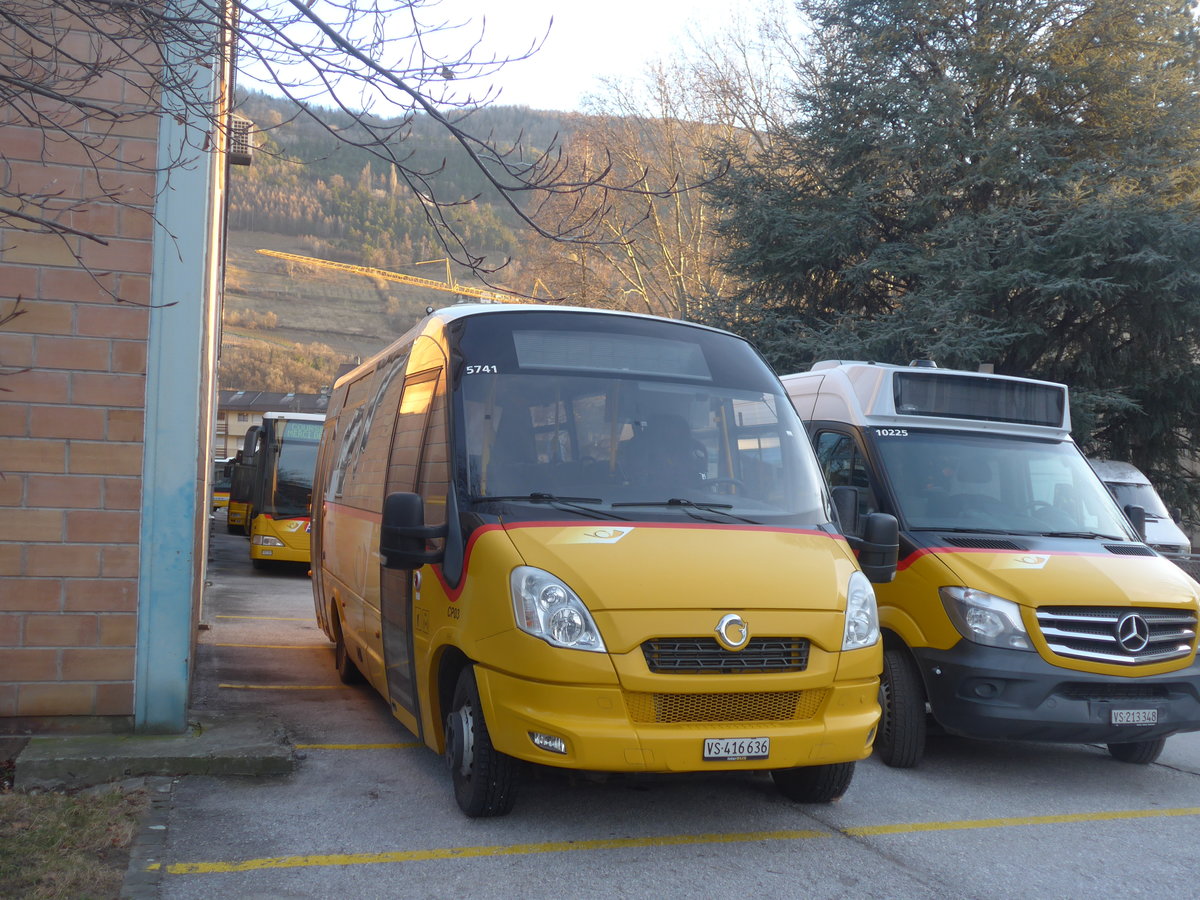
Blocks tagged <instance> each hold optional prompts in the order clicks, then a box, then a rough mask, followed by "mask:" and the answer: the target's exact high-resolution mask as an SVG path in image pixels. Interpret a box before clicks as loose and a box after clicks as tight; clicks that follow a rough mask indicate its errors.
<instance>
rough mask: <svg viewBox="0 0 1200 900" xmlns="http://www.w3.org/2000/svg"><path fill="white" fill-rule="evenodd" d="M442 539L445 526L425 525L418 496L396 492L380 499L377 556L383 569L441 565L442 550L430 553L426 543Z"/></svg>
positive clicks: (444, 534)
mask: <svg viewBox="0 0 1200 900" xmlns="http://www.w3.org/2000/svg"><path fill="white" fill-rule="evenodd" d="M445 536H446V526H445V525H426V524H425V504H424V503H423V502H422V500H421V495H420V494H410V493H406V492H403V491H397V492H396V493H394V494H388V495H387V497H386V498H385V499H384V501H383V523H382V525H381V527H380V529H379V554H380V555H381V556H382V557H383V565H384V567H385V568H388V569H419V568H420V567H421V566H423V565H425V564H426V563H436V562H441V560H442V555H443V552H444V551H442V550H430V549H428V547H427V546H426V542H427V541H430V540H434V539H436V538H444V537H445Z"/></svg>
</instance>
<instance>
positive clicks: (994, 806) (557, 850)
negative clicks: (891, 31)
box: [128, 519, 1200, 900]
mask: <svg viewBox="0 0 1200 900" xmlns="http://www.w3.org/2000/svg"><path fill="white" fill-rule="evenodd" d="M211 555H212V561H211V562H210V570H209V580H210V582H211V584H210V585H209V586H208V589H207V592H206V597H205V608H204V610H203V614H202V622H203V626H204V629H205V630H203V631H202V633H201V646H200V652H199V656H198V660H197V673H196V681H195V685H194V690H193V707H194V708H195V710H196V711H197V712H200V713H203V712H226V713H230V714H235V715H237V714H241V715H247V716H252V717H262V718H263V719H264V720H271V721H277V722H278V723H279V725H280V726H281V727H282V728H283V729H284V731H285V732H286V733H287V736H288V738H289V739H290V741H291V742H292V745H293V747H294V749H295V754H296V757H297V760H296V767H295V769H294V771H293V772H292V773H291V774H290V775H284V776H271V777H259V778H249V777H211V776H188V777H186V778H179V779H175V780H174V782H173V785H172V787H171V790H170V791H169V794H168V796H167V798H166V799H164V801H163V802H162V803H161V804H160V805H161V816H160V818H159V820H157V822H156V826H160V835H159V837H160V842H159V844H158V845H157V846H158V847H159V848H160V849H159V850H158V855H157V856H155V857H154V858H153V859H152V860H148V861H146V862H145V863H144V865H145V867H146V868H147V869H148V870H149V874H152V875H153V879H152V880H151V881H150V882H148V883H147V884H146V885H143V886H142V887H139V889H138V892H133V893H130V894H128V895H129V896H161V897H165V898H211V897H217V896H221V897H225V896H229V897H262V898H265V897H275V898H284V897H333V896H354V897H362V898H370V897H380V898H383V897H513V896H521V897H546V898H550V897H553V898H559V900H561V898H563V897H647V896H655V897H666V898H669V897H694V896H722V897H730V896H737V897H755V898H774V897H781V898H782V897H796V896H804V897H813V898H841V897H889V898H892V897H894V898H908V897H912V898H917V897H920V898H931V897H935V898H941V897H945V898H967V897H977V898H1025V897H1028V896H1030V895H1032V894H1037V895H1039V896H1043V897H1054V898H1074V897H1080V898H1083V897H1088V898H1090V897H1094V896H1121V897H1153V898H1157V900H1162V898H1175V897H1178V898H1185V897H1187V898H1191V897H1194V896H1195V895H1196V893H1197V889H1196V876H1195V872H1196V870H1197V856H1198V855H1200V841H1198V840H1197V838H1196V836H1195V835H1196V830H1197V826H1198V825H1200V735H1198V734H1190V735H1181V736H1176V737H1174V738H1172V739H1171V740H1170V741H1168V743H1167V749H1166V751H1165V752H1164V754H1163V756H1162V757H1161V758H1160V760H1159V762H1158V763H1156V764H1153V765H1150V766H1132V765H1128V764H1124V763H1119V762H1116V761H1115V760H1112V759H1111V758H1110V757H1109V756H1108V754H1107V752H1106V751H1105V750H1104V749H1103V748H1102V747H1092V746H1086V745H1048V746H1042V745H1035V744H1005V743H995V742H981V741H966V740H959V739H952V738H938V739H934V740H932V741H931V744H930V748H929V752H928V754H927V757H926V759H925V761H924V762H923V763H922V764H921V766H920V767H918V768H916V769H912V770H893V769H888V768H886V767H885V766H883V765H881V764H880V763H878V762H877V761H875V760H867V761H865V762H863V763H860V764H859V766H858V770H857V772H856V776H855V780H854V783H853V785H852V786H851V788H850V790H849V792H848V793H847V794H846V796H845V797H844V798H843V799H842V800H841V801H839V802H837V803H835V804H830V805H826V806H798V805H795V804H792V803H789V802H788V801H786V800H784V799H783V798H782V797H780V796H779V795H778V794H777V793H776V792H775V791H774V788H773V786H772V784H771V781H770V779H769V778H767V777H765V776H755V775H731V776H722V777H713V776H694V777H693V776H686V777H679V776H676V777H657V778H656V777H648V776H647V777H642V778H610V779H606V780H602V779H593V778H588V777H581V776H573V775H570V774H567V773H562V772H557V771H551V770H538V771H535V772H532V773H531V774H530V777H529V778H528V779H527V781H526V783H525V785H524V786H523V789H522V793H521V795H520V796H519V798H518V800H517V804H516V808H515V809H514V811H513V812H512V813H511V814H510V815H509V816H507V817H504V818H498V819H486V820H471V819H467V818H465V817H464V816H462V814H461V813H460V812H459V811H458V808H457V806H456V805H455V803H454V799H453V795H452V792H451V788H450V783H449V778H448V776H447V775H446V773H445V770H444V764H443V762H442V760H441V759H440V758H439V757H438V756H436V755H435V754H434V753H432V752H431V751H430V750H428V749H427V748H426V747H424V745H422V744H418V743H417V742H416V740H415V739H414V737H413V735H411V734H410V733H409V732H408V731H407V730H406V729H404V728H403V727H402V726H401V725H399V723H397V722H396V721H395V720H394V719H392V718H391V716H390V715H389V713H388V711H387V709H386V707H385V706H384V704H383V702H382V700H381V699H380V698H379V697H378V696H377V695H375V694H374V692H373V691H372V690H371V689H370V688H368V687H365V686H363V687H346V686H344V685H342V684H341V683H340V682H339V681H338V679H337V675H336V672H335V670H334V667H333V651H332V647H331V645H330V644H329V642H328V641H327V639H326V638H325V636H324V635H323V634H322V633H321V632H320V630H319V629H318V628H317V625H316V622H315V620H314V618H313V614H312V599H311V592H310V584H309V580H308V577H307V575H306V573H305V572H304V571H303V570H302V569H300V570H296V569H292V570H280V571H277V572H260V571H257V570H254V569H252V568H251V567H250V564H249V561H248V559H247V558H246V544H245V538H242V537H237V536H232V535H228V534H225V532H224V527H223V521H222V520H221V519H218V521H217V527H216V530H215V531H214V539H213V548H212V554H211Z"/></svg>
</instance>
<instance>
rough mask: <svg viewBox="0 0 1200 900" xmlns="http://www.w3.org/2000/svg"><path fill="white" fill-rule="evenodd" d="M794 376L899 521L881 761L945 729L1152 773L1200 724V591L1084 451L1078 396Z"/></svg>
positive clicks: (950, 382) (861, 477)
mask: <svg viewBox="0 0 1200 900" xmlns="http://www.w3.org/2000/svg"><path fill="white" fill-rule="evenodd" d="M782 380H783V383H784V385H785V387H786V388H787V391H788V394H789V395H790V396H791V398H792V402H793V403H794V404H795V406H796V409H797V411H798V412H799V414H800V416H801V417H802V418H803V419H804V420H805V422H806V423H807V425H808V428H809V431H810V432H811V436H812V440H813V442H814V445H815V448H816V452H817V458H818V460H819V462H820V465H821V467H822V470H823V471H824V474H825V477H826V479H827V480H828V482H829V484H830V485H831V486H834V487H833V490H834V491H851V492H853V493H854V494H855V495H856V496H855V500H856V503H857V505H858V507H859V509H858V512H860V513H863V514H869V513H872V512H875V511H884V512H888V513H891V514H892V515H894V516H896V518H897V519H898V520H899V525H900V561H899V565H898V571H897V573H896V577H895V580H894V581H892V582H891V583H889V584H881V585H880V586H879V590H878V598H879V615H880V623H881V626H882V629H883V636H884V668H883V675H882V679H881V684H880V704H881V707H882V718H881V721H880V726H879V733H878V736H877V737H876V740H875V752H876V755H877V756H879V757H880V758H881V759H882V760H883V762H885V763H887V764H888V765H891V766H897V767H909V766H913V765H916V764H917V762H918V761H919V760H920V759H921V757H922V754H923V751H924V747H925V738H926V734H927V730H928V728H929V727H930V726H931V725H936V726H938V727H940V728H942V729H944V730H945V731H946V732H949V733H951V734H957V735H965V736H968V737H976V738H986V739H1018V740H1025V741H1057V742H1070V743H1100V744H1106V745H1107V747H1108V751H1109V753H1110V754H1111V755H1112V756H1113V757H1115V758H1116V759H1119V760H1122V761H1125V762H1131V763H1149V762H1152V761H1153V760H1154V759H1156V758H1157V757H1158V755H1159V753H1160V752H1161V750H1162V748H1163V744H1164V742H1165V740H1166V738H1167V736H1169V735H1172V734H1175V733H1177V732H1182V731H1194V730H1197V729H1200V666H1197V662H1196V622H1197V598H1198V592H1197V585H1196V582H1194V581H1193V580H1192V579H1191V578H1189V577H1188V576H1187V575H1185V574H1184V573H1183V571H1182V570H1181V569H1180V568H1179V567H1178V566H1176V565H1175V564H1174V563H1172V562H1170V561H1169V560H1167V559H1164V558H1163V557H1162V556H1160V555H1159V554H1158V553H1156V552H1155V551H1154V550H1153V549H1151V548H1150V547H1148V546H1147V545H1146V544H1145V542H1144V537H1145V536H1144V534H1139V533H1138V529H1137V526H1136V523H1137V522H1138V521H1139V520H1141V519H1142V518H1143V517H1142V516H1140V515H1139V513H1141V512H1142V511H1141V510H1140V509H1137V508H1129V509H1128V510H1125V511H1123V510H1122V509H1121V508H1120V507H1118V506H1117V504H1116V502H1115V501H1114V500H1113V498H1112V496H1111V495H1110V494H1109V492H1108V491H1107V490H1106V489H1105V487H1104V485H1103V484H1102V483H1101V482H1100V479H1099V478H1098V477H1097V476H1096V473H1095V472H1094V471H1093V470H1092V467H1091V466H1090V465H1089V464H1088V462H1087V460H1086V459H1085V458H1084V456H1083V455H1082V454H1081V453H1080V451H1079V448H1078V447H1077V446H1076V445H1075V443H1074V441H1072V440H1071V423H1070V411H1069V407H1068V402H1067V389H1066V387H1065V386H1063V385H1061V384H1054V383H1051V382H1045V381H1035V380H1032V379H1026V378H1015V377H1006V376H1002V375H995V374H990V373H982V372H964V371H955V370H948V369H939V368H937V367H936V366H933V365H931V364H924V365H910V366H893V365H883V364H875V363H865V362H838V361H829V362H821V363H817V364H815V365H814V366H813V367H812V369H811V370H810V371H808V372H802V373H798V374H795V375H785V376H784V377H783V379H782Z"/></svg>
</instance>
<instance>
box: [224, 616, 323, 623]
mask: <svg viewBox="0 0 1200 900" xmlns="http://www.w3.org/2000/svg"><path fill="white" fill-rule="evenodd" d="M215 618H218V619H257V620H258V621H260V622H315V621H316V620H315V619H313V618H311V617H310V616H226V615H218V616H216V617H215Z"/></svg>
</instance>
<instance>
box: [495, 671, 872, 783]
mask: <svg viewBox="0 0 1200 900" xmlns="http://www.w3.org/2000/svg"><path fill="white" fill-rule="evenodd" d="M475 672H476V678H477V680H478V683H479V690H480V699H481V701H482V704H483V708H484V710H483V711H484V716H485V718H486V720H487V722H488V728H489V731H490V733H491V737H492V743H493V744H494V745H495V747H496V749H497V750H500V751H501V752H503V753H506V754H508V755H509V756H514V757H517V758H519V759H523V760H527V761H529V762H534V763H539V764H541V765H549V766H559V767H562V768H569V769H582V770H590V771H598V772H709V771H711V772H720V771H730V770H744V769H784V768H792V767H794V766H812V765H821V764H825V763H839V762H850V761H853V760H859V759H864V758H865V757H867V756H868V755H869V754H870V752H871V742H872V740H873V738H874V735H875V726H876V723H877V722H878V720H879V704H878V689H879V680H878V678H875V677H869V678H865V679H859V680H854V681H839V682H835V683H834V684H832V685H830V686H826V687H820V688H814V689H811V690H800V691H794V692H772V693H789V694H796V695H797V697H796V700H797V702H796V714H795V715H796V717H795V718H792V719H789V720H787V721H779V720H775V721H757V722H756V721H734V722H730V721H674V722H662V721H661V718H662V717H663V710H664V709H665V708H667V707H668V706H670V705H671V703H672V702H674V701H673V700H672V699H664V698H680V697H683V698H685V699H684V700H683V701H682V707H683V717H684V718H685V719H686V718H688V717H689V716H690V717H693V718H696V717H702V716H703V715H704V712H703V709H702V707H703V706H704V702H705V701H697V702H695V703H693V702H690V701H689V700H687V699H686V698H687V697H689V695H680V694H669V695H655V694H644V693H635V692H630V691H625V690H622V689H621V688H620V687H618V686H605V685H595V686H593V685H587V686H575V685H559V684H547V683H544V682H530V681H527V680H524V679H519V678H514V677H512V676H510V675H505V674H503V673H500V672H497V671H494V670H489V669H485V668H483V667H482V666H477V667H476V670H475ZM691 696H695V695H691ZM704 696H706V697H709V698H717V697H720V696H722V695H717V694H711V695H704ZM727 696H730V697H733V698H747V697H753V695H752V694H733V695H727ZM712 702H715V703H717V704H718V705H720V704H721V702H722V701H720V700H713V701H712ZM697 713H699V716H697V715H696V714H697ZM656 719H659V721H655V720H656ZM635 720H636V721H635ZM530 732H535V733H539V734H545V735H550V736H553V737H557V738H561V739H562V740H563V741H564V742H565V744H566V753H564V754H560V753H554V752H550V751H547V750H543V749H541V748H539V747H537V746H535V745H534V743H533V741H532V740H531V738H530ZM761 737H768V738H770V739H771V748H770V755H769V756H768V757H767V758H766V759H740V760H725V761H707V760H705V759H704V758H703V748H704V741H705V739H706V738H761Z"/></svg>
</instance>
